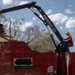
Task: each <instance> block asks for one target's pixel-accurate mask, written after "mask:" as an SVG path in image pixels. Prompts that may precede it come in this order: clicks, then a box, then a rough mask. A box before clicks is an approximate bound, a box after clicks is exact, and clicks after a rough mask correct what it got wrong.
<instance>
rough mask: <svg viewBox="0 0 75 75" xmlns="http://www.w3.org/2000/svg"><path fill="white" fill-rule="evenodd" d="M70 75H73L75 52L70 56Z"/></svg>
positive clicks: (74, 73) (74, 70)
mask: <svg viewBox="0 0 75 75" xmlns="http://www.w3.org/2000/svg"><path fill="white" fill-rule="evenodd" d="M70 75H75V52H73V53H71V54H70Z"/></svg>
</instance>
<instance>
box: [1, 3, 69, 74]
mask: <svg viewBox="0 0 75 75" xmlns="http://www.w3.org/2000/svg"><path fill="white" fill-rule="evenodd" d="M24 8H28V9H30V10H31V11H32V12H33V13H34V14H35V15H36V16H37V17H38V18H39V19H40V20H41V21H42V22H43V23H44V24H45V26H46V27H47V26H49V27H50V28H51V29H52V31H53V32H54V34H55V35H56V36H57V38H58V39H59V40H60V43H59V44H58V45H56V43H55V40H54V38H53V37H52V36H51V38H52V41H53V43H54V45H55V47H56V50H55V51H56V52H57V53H58V57H57V72H58V75H62V73H61V70H62V66H61V65H62V59H64V61H63V64H64V66H65V68H64V71H65V74H64V75H67V73H66V58H65V52H69V49H68V47H69V46H66V44H65V42H64V39H63V37H62V36H61V34H60V33H59V31H58V30H57V28H56V27H55V25H54V24H53V22H52V21H51V20H50V18H49V17H48V16H47V15H46V14H45V12H44V11H43V10H42V8H41V7H40V6H38V5H36V2H31V3H28V4H24V5H20V6H16V7H11V8H7V9H3V10H0V14H3V13H7V12H11V11H16V10H19V9H24ZM32 8H36V9H37V10H38V12H39V13H40V14H41V16H42V18H41V17H40V16H39V15H38V14H37V13H36V12H35V11H34V10H33V9H32ZM61 52H62V54H61Z"/></svg>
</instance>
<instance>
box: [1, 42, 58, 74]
mask: <svg viewBox="0 0 75 75" xmlns="http://www.w3.org/2000/svg"><path fill="white" fill-rule="evenodd" d="M15 58H32V67H31V68H30V69H14V59H15ZM0 75H57V53H53V52H49V53H36V52H34V53H33V52H31V50H30V48H29V47H28V46H27V45H26V44H25V43H24V42H3V43H0Z"/></svg>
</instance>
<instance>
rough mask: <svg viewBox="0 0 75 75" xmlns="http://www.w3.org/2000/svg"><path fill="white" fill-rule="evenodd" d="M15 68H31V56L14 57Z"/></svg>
mask: <svg viewBox="0 0 75 75" xmlns="http://www.w3.org/2000/svg"><path fill="white" fill-rule="evenodd" d="M14 68H15V69H31V68H32V58H14Z"/></svg>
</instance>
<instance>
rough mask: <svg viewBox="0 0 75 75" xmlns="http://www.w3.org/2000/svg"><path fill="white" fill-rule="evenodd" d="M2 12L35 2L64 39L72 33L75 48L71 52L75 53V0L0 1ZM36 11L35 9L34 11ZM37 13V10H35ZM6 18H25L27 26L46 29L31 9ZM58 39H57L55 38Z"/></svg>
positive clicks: (11, 13) (8, 15)
mask: <svg viewBox="0 0 75 75" xmlns="http://www.w3.org/2000/svg"><path fill="white" fill-rule="evenodd" d="M0 1H1V2H0V10H2V9H6V8H10V7H13V6H19V5H23V4H26V3H30V2H32V1H35V2H36V3H37V5H38V6H40V7H41V8H42V9H43V10H44V12H45V13H46V14H47V15H48V17H49V18H50V19H51V20H52V22H53V23H54V25H55V26H56V28H57V29H58V31H59V32H60V34H61V35H62V37H63V38H65V37H66V35H65V33H66V32H70V33H71V35H72V37H73V43H74V46H73V47H70V51H71V52H75V8H74V7H75V0H0ZM34 10H35V9H34ZM35 11H36V10H35ZM6 16H7V17H8V18H9V17H10V18H11V19H12V20H16V19H20V18H25V24H26V26H33V25H39V26H40V28H42V29H45V28H46V27H45V26H44V24H43V23H42V22H41V21H40V20H39V19H38V18H37V17H36V16H35V15H34V14H33V13H32V12H31V10H29V9H22V10H18V11H14V12H10V13H6ZM55 38H56V37H55Z"/></svg>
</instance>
